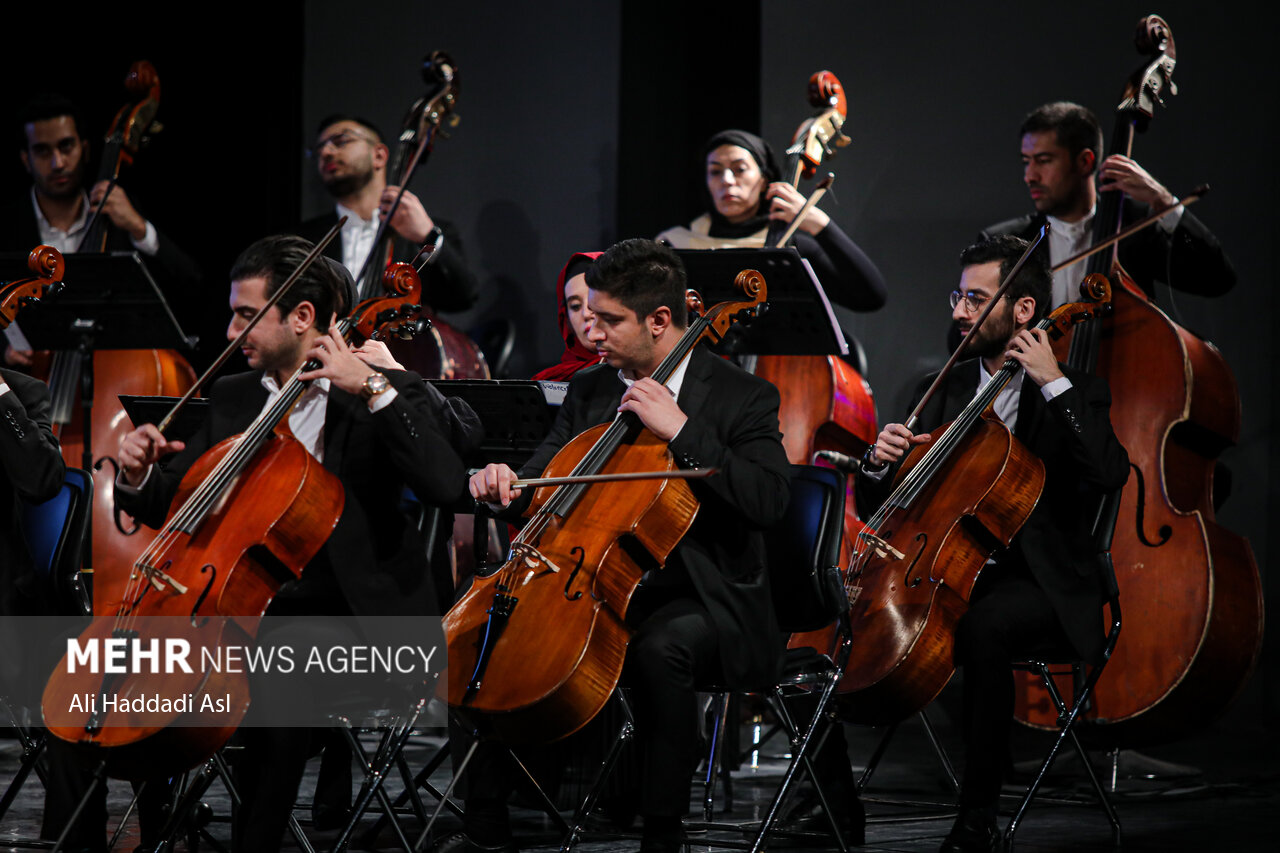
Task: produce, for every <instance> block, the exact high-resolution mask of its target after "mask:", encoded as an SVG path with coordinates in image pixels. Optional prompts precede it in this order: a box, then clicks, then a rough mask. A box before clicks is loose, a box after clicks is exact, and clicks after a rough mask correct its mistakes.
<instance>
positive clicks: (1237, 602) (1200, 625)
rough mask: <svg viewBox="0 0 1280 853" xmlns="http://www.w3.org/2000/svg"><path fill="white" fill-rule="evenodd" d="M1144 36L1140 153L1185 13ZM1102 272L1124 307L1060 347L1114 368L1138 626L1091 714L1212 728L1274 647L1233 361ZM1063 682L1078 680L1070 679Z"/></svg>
mask: <svg viewBox="0 0 1280 853" xmlns="http://www.w3.org/2000/svg"><path fill="white" fill-rule="evenodd" d="M1135 45H1136V47H1137V49H1138V52H1139V53H1141V54H1143V55H1144V56H1145V57H1147V58H1146V60H1144V62H1143V64H1142V66H1141V67H1139V68H1138V70H1137V71H1136V72H1135V73H1134V74H1133V75H1132V76H1131V78H1130V80H1129V81H1128V82H1127V84H1126V87H1125V91H1124V95H1123V97H1122V100H1121V102H1120V104H1119V106H1118V108H1117V112H1116V125H1115V129H1114V132H1113V135H1112V139H1111V146H1110V149H1109V150H1111V151H1113V152H1120V153H1124V154H1129V153H1130V151H1131V149H1132V145H1133V137H1134V134H1135V132H1137V131H1141V130H1145V129H1146V127H1147V125H1148V124H1149V122H1150V120H1151V118H1152V117H1153V115H1154V113H1155V108H1156V106H1157V105H1162V104H1163V96H1164V95H1166V94H1174V93H1176V89H1175V88H1174V86H1173V83H1172V79H1171V78H1172V73H1173V69H1174V65H1175V62H1176V50H1175V47H1174V41H1173V33H1172V31H1171V30H1170V28H1169V25H1168V24H1167V23H1166V22H1165V21H1164V20H1163V19H1162V18H1160V17H1159V16H1156V15H1149V16H1147V17H1144V18H1142V19H1141V20H1139V22H1138V28H1137V35H1136V38H1135ZM1122 202H1123V194H1122V193H1121V192H1119V191H1110V192H1105V193H1101V194H1100V195H1099V199H1098V207H1097V215H1096V217H1095V219H1094V234H1093V237H1094V243H1095V244H1096V243H1099V242H1101V241H1102V240H1103V239H1104V238H1106V237H1108V236H1110V235H1111V234H1115V233H1117V232H1118V231H1119V230H1120V227H1121V224H1122V223H1121V213H1122ZM1088 272H1089V273H1091V274H1092V273H1101V274H1106V275H1109V276H1110V277H1111V278H1112V281H1113V287H1112V289H1113V293H1114V298H1113V300H1112V306H1111V309H1110V311H1109V312H1108V313H1106V314H1104V315H1103V316H1102V317H1101V318H1099V319H1097V320H1095V321H1093V322H1090V323H1087V324H1084V325H1082V326H1080V327H1079V328H1077V329H1076V330H1075V331H1074V332H1073V333H1072V335H1071V336H1070V337H1069V338H1068V339H1064V340H1062V341H1060V342H1058V343H1057V344H1056V345H1055V349H1056V350H1057V353H1058V357H1059V359H1061V360H1063V361H1066V362H1068V363H1069V364H1071V365H1072V366H1073V367H1076V368H1079V369H1082V370H1086V371H1089V372H1094V373H1097V374H1098V375H1100V376H1103V377H1105V378H1106V380H1107V383H1108V384H1109V385H1110V387H1111V395H1112V407H1111V422H1112V426H1113V428H1114V429H1115V434H1116V437H1117V438H1119V440H1120V442H1121V444H1123V445H1124V446H1125V448H1126V449H1127V450H1128V452H1129V459H1130V465H1131V470H1130V477H1129V482H1128V483H1127V484H1126V485H1125V488H1124V492H1123V496H1122V502H1121V506H1120V513H1119V516H1118V519H1117V521H1116V528H1115V537H1114V539H1113V541H1112V546H1111V558H1112V561H1113V562H1114V564H1115V573H1116V581H1117V584H1118V585H1119V589H1120V598H1121V601H1122V602H1123V604H1124V630H1123V631H1121V633H1120V639H1119V642H1118V643H1117V645H1116V649H1115V652H1114V653H1113V654H1112V656H1111V659H1110V661H1109V662H1108V663H1107V667H1106V670H1105V671H1104V672H1103V674H1102V677H1101V678H1100V679H1099V681H1098V684H1097V687H1096V689H1095V692H1094V696H1093V701H1092V707H1091V708H1090V709H1089V710H1088V711H1086V712H1085V715H1084V716H1085V718H1086V719H1088V720H1089V721H1091V722H1092V723H1093V724H1094V725H1091V726H1090V727H1089V732H1090V737H1091V738H1093V739H1095V740H1096V741H1097V742H1099V743H1101V744H1105V745H1108V746H1117V747H1120V746H1126V747H1127V746H1139V745H1142V744H1144V743H1151V742H1158V741H1162V740H1168V739H1170V738H1173V737H1176V736H1178V735H1179V734H1180V733H1183V732H1187V731H1194V730H1197V729H1199V728H1200V727H1202V726H1204V725H1205V724H1207V723H1208V722H1210V721H1211V720H1213V719H1214V718H1215V717H1216V716H1217V715H1218V714H1220V713H1221V712H1222V711H1223V710H1224V709H1225V708H1226V706H1227V704H1228V703H1229V702H1230V701H1231V700H1232V699H1233V698H1234V697H1235V695H1236V694H1237V693H1239V691H1240V689H1241V688H1242V687H1243V685H1244V682H1245V680H1246V679H1247V678H1248V676H1249V674H1250V672H1252V670H1253V666H1254V664H1255V662H1256V661H1257V656H1258V652H1259V650H1260V648H1261V643H1262V627H1263V610H1262V590H1261V584H1260V581H1259V577H1258V567H1257V564H1256V562H1255V561H1254V557H1253V550H1252V548H1251V547H1250V545H1249V542H1248V540H1246V539H1245V538H1243V537H1241V536H1239V535H1237V534H1235V533H1233V532H1231V531H1229V530H1227V529H1226V528H1224V527H1222V526H1221V525H1219V524H1218V523H1217V522H1216V521H1215V518H1214V507H1213V500H1212V490H1213V475H1214V465H1215V460H1216V459H1217V457H1218V455H1219V454H1220V453H1221V452H1222V451H1223V450H1224V449H1226V448H1227V447H1230V446H1232V445H1234V444H1235V443H1236V440H1237V439H1238V437H1239V433H1240V398H1239V394H1238V392H1237V390H1236V382H1235V377H1234V376H1233V375H1232V373H1231V369H1230V368H1229V367H1228V366H1227V363H1226V361H1225V360H1224V359H1223V357H1222V354H1221V353H1220V352H1219V351H1218V349H1217V347H1215V346H1214V345H1213V344H1212V343H1210V342H1209V341H1206V340H1203V339H1201V338H1199V337H1197V336H1196V335H1195V334H1193V333H1192V332H1189V331H1188V330H1187V329H1184V328H1182V327H1181V326H1179V325H1178V324H1176V323H1174V322H1173V321H1172V320H1170V319H1169V317H1168V316H1167V315H1166V314H1165V313H1164V312H1163V311H1161V310H1160V309H1159V308H1157V307H1156V306H1155V305H1154V304H1152V303H1151V301H1150V300H1149V299H1148V298H1147V296H1146V295H1145V294H1144V293H1143V291H1142V290H1141V289H1140V288H1139V287H1138V286H1137V285H1136V284H1135V283H1134V281H1133V279H1132V278H1131V277H1130V276H1129V275H1128V273H1126V272H1125V270H1124V269H1123V267H1121V265H1120V263H1119V260H1118V258H1117V256H1116V254H1114V253H1111V252H1107V253H1101V254H1097V255H1094V256H1093V258H1092V259H1091V260H1090V265H1089V267H1088ZM1068 343H1069V347H1068ZM1026 683H1027V682H1026V681H1025V679H1024V680H1023V681H1021V682H1020V687H1019V690H1018V700H1017V711H1016V713H1017V715H1018V717H1019V719H1021V720H1023V721H1024V722H1027V723H1029V724H1031V725H1034V726H1038V727H1044V728H1052V727H1053V724H1054V720H1055V718H1056V716H1057V712H1056V711H1055V710H1054V709H1053V707H1052V705H1051V704H1050V703H1049V702H1048V700H1047V699H1045V698H1043V697H1044V694H1043V692H1042V691H1035V690H1027V689H1025V687H1024V686H1023V685H1025V684H1026ZM1060 687H1061V688H1062V689H1063V690H1064V691H1065V693H1066V695H1068V696H1069V695H1070V694H1071V685H1070V683H1069V679H1063V680H1061V683H1060Z"/></svg>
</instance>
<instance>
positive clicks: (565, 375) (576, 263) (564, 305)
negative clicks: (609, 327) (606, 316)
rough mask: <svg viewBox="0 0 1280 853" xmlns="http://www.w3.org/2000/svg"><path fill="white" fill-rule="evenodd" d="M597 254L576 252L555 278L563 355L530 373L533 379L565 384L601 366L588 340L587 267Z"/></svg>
mask: <svg viewBox="0 0 1280 853" xmlns="http://www.w3.org/2000/svg"><path fill="white" fill-rule="evenodd" d="M600 255H601V253H600V252H577V253H576V254H574V255H573V257H571V258H569V262H568V263H567V264H565V265H564V269H562V270H560V277H559V278H558V279H556V316H557V318H558V319H559V321H560V336H561V337H563V338H564V354H563V355H561V356H560V361H559V362H558V363H556V364H553V365H551V366H550V367H544V368H543V369H542V370H539V371H538V372H537V373H535V374H533V377H532V378H534V379H544V380H551V381H555V382H568V381H569V379H570V377H572V376H573V374H575V373H577V372H578V371H579V370H582V369H583V368H587V367H590V366H592V365H593V364H599V363H600V354H599V353H598V352H596V345H595V344H593V343H592V342H591V340H590V339H589V338H588V337H587V333H588V332H590V331H591V321H592V320H594V319H595V315H594V314H592V313H591V309H590V308H589V307H587V267H589V266H591V262H592V261H594V260H595V259H596V258H598V257H600Z"/></svg>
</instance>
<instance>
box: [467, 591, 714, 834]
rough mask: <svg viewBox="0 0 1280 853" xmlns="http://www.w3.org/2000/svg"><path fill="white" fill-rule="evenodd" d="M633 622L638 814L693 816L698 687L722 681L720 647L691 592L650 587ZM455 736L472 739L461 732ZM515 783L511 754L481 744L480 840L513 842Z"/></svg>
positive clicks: (474, 770) (471, 801) (477, 782)
mask: <svg viewBox="0 0 1280 853" xmlns="http://www.w3.org/2000/svg"><path fill="white" fill-rule="evenodd" d="M627 621H628V623H629V624H630V625H631V626H632V627H633V628H634V629H635V634H634V636H633V637H632V640H631V644H630V646H628V648H627V658H626V662H625V664H624V666H623V673H622V679H623V685H624V686H626V687H628V688H630V697H631V706H632V710H633V712H634V714H635V718H636V742H635V744H634V746H635V751H634V754H635V755H636V756H637V762H636V764H637V766H638V774H639V779H638V790H639V793H638V800H639V801H638V804H637V805H638V809H637V810H638V811H639V813H640V814H641V815H643V816H654V817H681V816H683V815H685V814H687V813H688V811H689V798H690V794H691V789H692V784H693V770H694V767H695V765H696V763H697V761H698V758H699V757H700V756H699V755H698V709H697V689H696V685H698V684H704V683H711V682H714V681H717V680H719V678H720V672H721V666H720V646H719V640H718V637H717V634H716V631H715V626H714V625H713V624H712V622H711V617H710V615H709V614H708V613H707V611H706V608H704V607H703V606H702V604H701V602H699V601H698V600H697V599H696V598H695V597H694V594H693V592H692V591H691V590H687V589H683V588H675V589H663V588H657V589H650V588H644V587H642V588H641V589H639V590H637V591H636V593H635V596H634V597H633V598H632V602H631V606H630V608H629V609H628V617H627ZM451 732H452V735H451V736H453V737H458V736H459V735H462V736H463V737H465V733H463V732H460V731H459V728H458V727H456V726H455V727H453V728H452V729H451ZM457 742H459V743H461V742H462V740H461V739H459V740H458V741H457ZM462 752H463V750H461V749H459V750H457V751H456V752H455V755H461V754H462ZM521 755H522V756H525V752H524V751H523V750H522V751H521ZM526 757H527V756H526ZM511 779H512V774H511V772H510V767H509V764H508V759H507V755H506V750H505V749H504V748H503V747H502V746H501V745H498V744H495V743H491V742H481V743H480V745H479V746H478V747H477V749H476V752H475V754H474V755H473V756H472V758H471V762H470V764H469V765H468V767H467V771H466V774H465V780H464V781H463V784H462V790H463V798H464V799H465V800H466V807H467V808H466V827H467V832H468V834H469V835H470V836H471V837H472V838H473V840H476V841H479V842H481V843H491V842H494V841H498V840H501V839H502V838H504V837H505V836H506V825H507V823H506V808H505V804H506V799H507V797H508V795H509V794H510V793H511V790H512V787H511V781H510V780H511Z"/></svg>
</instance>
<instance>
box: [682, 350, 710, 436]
mask: <svg viewBox="0 0 1280 853" xmlns="http://www.w3.org/2000/svg"><path fill="white" fill-rule="evenodd" d="M709 358H716V356H714V355H712V354H711V353H709V352H706V351H705V350H704V349H703V348H702V347H701V346H698V347H694V350H693V352H692V353H691V354H690V355H689V367H688V368H686V370H685V374H684V382H683V383H682V384H681V385H680V396H679V398H678V402H679V404H680V410H681V411H682V412H684V413H685V415H686V416H687V417H688V418H689V419H690V420H696V419H697V417H698V414H699V413H700V412H701V411H702V406H703V404H704V403H706V402H707V392H708V391H710V390H711V379H710V374H711V364H710V362H708V361H707V359H709Z"/></svg>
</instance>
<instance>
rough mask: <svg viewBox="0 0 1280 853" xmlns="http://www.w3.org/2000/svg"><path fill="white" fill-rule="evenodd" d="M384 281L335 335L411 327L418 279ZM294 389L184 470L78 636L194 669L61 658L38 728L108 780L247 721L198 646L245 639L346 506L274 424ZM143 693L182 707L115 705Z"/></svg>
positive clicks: (405, 274)
mask: <svg viewBox="0 0 1280 853" xmlns="http://www.w3.org/2000/svg"><path fill="white" fill-rule="evenodd" d="M332 233H336V228H335V231H334V232H331V236H332ZM319 251H320V249H319V248H316V249H315V250H314V251H313V253H312V256H311V260H314V259H315V257H318V253H319ZM300 272H301V269H300V270H299V273H300ZM384 281H385V282H386V284H387V287H388V289H389V290H391V291H392V293H393V294H394V295H392V296H387V297H381V298H375V299H370V300H366V301H365V302H363V303H361V304H360V305H359V306H357V307H356V308H355V310H354V312H353V313H352V315H351V316H349V317H347V318H345V319H343V320H342V321H340V322H339V323H338V324H337V328H338V329H339V330H340V331H341V332H342V334H343V335H344V336H351V335H353V334H358V335H360V336H362V337H371V336H375V335H376V336H382V335H385V334H389V333H396V332H398V331H399V330H400V329H401V328H403V327H406V326H410V325H411V324H412V323H413V322H414V321H415V320H416V316H417V310H418V305H419V304H420V303H421V282H420V281H419V280H418V277H417V274H416V273H415V272H414V271H413V269H412V267H409V266H408V265H407V264H396V265H394V266H392V267H391V268H389V269H388V270H387V273H386V276H385V279H384ZM277 293H279V291H277ZM236 343H237V344H238V343H239V342H236ZM229 353H230V351H228V352H226V353H224V355H223V358H222V359H220V360H219V363H221V362H222V361H224V360H225V358H226V356H227V355H229ZM315 364H316V363H315V362H312V363H311V364H310V365H304V367H307V366H311V367H314V365H315ZM301 370H302V368H299V371H298V373H300V372H301ZM304 390H305V384H304V383H303V382H302V381H301V380H299V379H298V377H297V374H295V375H294V376H293V377H292V378H291V379H290V380H289V381H288V382H286V383H285V384H284V387H283V388H282V389H281V390H280V393H279V394H278V395H277V396H276V397H275V399H274V400H272V401H271V402H270V404H269V405H268V406H267V407H266V408H265V409H264V410H263V411H262V412H261V413H260V414H259V415H258V416H257V417H256V418H255V419H254V420H253V422H252V423H251V424H250V425H249V426H248V427H247V428H246V429H245V431H244V432H243V433H241V434H239V435H234V436H231V437H229V438H226V439H224V440H222V441H220V442H218V443H217V444H216V445H214V446H213V447H211V448H209V449H208V450H206V451H205V452H204V453H203V454H201V455H200V456H199V458H197V459H196V460H195V461H194V462H193V463H192V465H191V467H190V468H189V469H188V470H187V471H186V473H185V474H184V475H183V478H182V481H181V483H180V484H179V486H178V488H177V491H176V493H175V495H174V497H173V499H172V501H171V503H170V511H169V513H168V517H167V518H166V520H165V523H164V525H163V526H162V527H161V528H160V530H159V532H158V533H157V535H156V536H155V537H154V539H153V540H152V541H151V542H150V543H149V544H148V545H147V546H146V548H145V549H144V550H142V551H141V553H140V555H139V556H138V557H137V558H136V559H135V560H134V561H133V563H132V571H131V572H130V573H129V580H128V584H127V585H126V586H125V588H124V590H123V594H122V595H121V597H120V599H119V600H118V601H116V602H115V603H114V606H113V607H112V608H111V609H110V610H109V611H107V612H99V613H98V615H97V616H96V617H95V618H94V620H93V622H92V623H91V624H90V625H89V627H88V628H87V629H86V630H85V631H84V632H83V633H82V634H81V636H80V637H79V643H80V646H81V648H86V647H89V646H90V645H91V644H96V646H97V647H98V648H106V646H105V645H104V644H105V643H107V642H109V641H116V642H118V643H123V644H126V651H127V644H131V643H136V644H138V646H140V647H143V648H145V647H147V646H149V645H153V644H154V645H153V647H160V646H163V647H164V648H165V649H168V648H169V647H170V645H169V644H171V643H173V642H174V641H182V640H185V641H186V642H187V643H188V648H189V650H190V652H191V653H192V654H191V655H190V656H189V659H190V660H191V661H192V663H191V664H190V665H189V666H188V667H185V668H183V667H173V666H165V667H163V668H157V667H156V666H155V665H153V666H152V667H151V668H150V671H148V668H147V667H145V666H139V659H138V658H137V657H134V658H133V664H132V665H126V666H123V667H121V668H120V669H122V670H123V671H120V669H117V670H112V669H111V668H109V667H103V671H101V672H95V671H94V670H93V669H92V668H90V670H89V671H85V667H84V666H83V665H82V666H80V667H78V668H76V667H73V666H72V665H71V664H70V661H69V658H68V656H66V655H64V656H63V658H62V659H61V660H60V661H59V663H58V665H57V667H56V668H55V669H54V671H53V674H52V675H51V676H50V678H49V681H48V682H47V684H46V686H45V691H44V696H43V701H42V705H43V712H44V720H45V725H46V727H47V728H48V730H49V732H50V733H51V734H53V735H54V736H55V737H58V738H60V739H62V740H64V741H67V742H68V743H71V744H74V745H76V747H77V748H78V749H80V750H81V751H82V752H83V753H85V754H87V755H88V756H90V757H91V758H92V759H93V760H95V761H100V762H102V763H103V766H104V768H105V771H106V773H107V774H108V775H110V776H114V777H118V778H126V779H139V780H140V779H147V778H155V777H156V776H171V775H176V774H178V773H181V772H183V771H185V770H188V769H190V768H191V767H194V766H196V765H198V764H199V763H200V762H201V761H204V760H205V759H207V758H208V757H209V756H210V755H212V754H213V753H214V752H216V751H217V749H218V748H220V747H221V746H222V745H223V744H224V743H225V742H226V740H227V738H228V737H230V735H231V733H232V732H234V731H235V729H236V728H237V727H238V726H239V724H240V722H241V720H242V719H243V718H244V715H245V713H246V711H247V710H248V708H249V702H250V696H249V679H248V672H249V671H252V668H251V667H250V666H249V665H247V664H245V665H240V666H232V665H228V666H205V665H204V664H203V661H205V660H206V653H205V650H210V654H214V655H216V654H217V651H218V650H220V649H222V648H224V647H226V646H228V645H230V646H236V647H240V648H247V647H249V646H250V645H252V641H253V639H254V637H255V636H256V634H257V631H258V628H259V625H260V623H261V620H262V617H263V615H264V613H265V612H266V610H267V607H268V605H270V603H271V601H272V599H273V598H274V597H275V594H276V593H277V592H278V590H279V589H280V587H281V586H282V585H283V584H284V583H285V582H287V581H289V580H292V579H294V578H297V577H300V576H301V575H302V572H303V569H304V568H305V567H306V566H307V564H308V563H309V562H310V561H311V560H312V558H314V557H315V555H316V554H317V553H319V551H320V549H321V548H322V547H323V546H324V544H325V542H326V540H327V539H328V538H329V535H330V534H331V533H332V532H333V530H334V528H335V527H336V526H337V524H338V521H339V519H340V517H341V515H342V511H343V508H344V505H345V502H346V495H345V492H344V489H343V485H342V482H341V481H340V480H339V478H338V476H337V475H336V474H334V473H332V472H330V471H328V470H327V469H326V468H325V467H324V466H323V464H322V463H321V462H319V461H318V460H317V459H316V458H315V457H314V456H312V455H311V453H310V452H308V450H307V449H306V448H305V447H304V446H303V445H302V443H301V442H299V441H298V440H297V439H296V438H294V437H293V435H292V433H291V432H289V431H288V429H287V428H286V427H283V426H282V422H283V421H285V419H286V418H287V417H288V416H289V413H290V412H291V411H292V409H293V406H294V404H295V403H296V402H297V401H298V399H299V398H300V397H301V395H302V393H303V391H304ZM162 426H163V424H162ZM105 654H106V653H105V652H104V656H105ZM127 659H128V657H127V655H126V660H127ZM216 659H218V660H220V659H221V658H220V657H218V658H216ZM166 660H167V658H166ZM82 663H83V661H82ZM107 696H112V697H114V702H113V703H112V705H110V706H108V704H107V703H106V702H104V701H101V700H102V699H103V697H107ZM148 697H155V699H156V700H157V702H158V701H159V699H161V698H162V697H163V698H167V699H170V700H180V699H181V698H182V697H190V701H189V702H188V704H185V705H183V704H181V703H180V702H177V701H171V702H170V704H169V705H167V706H166V705H163V704H158V705H157V706H156V707H146V706H144V707H143V708H141V709H139V708H137V707H128V706H127V704H126V706H125V707H121V704H122V703H130V702H134V701H142V702H144V703H145V701H146V700H147V698H148ZM86 698H87V699H88V701H86Z"/></svg>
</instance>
